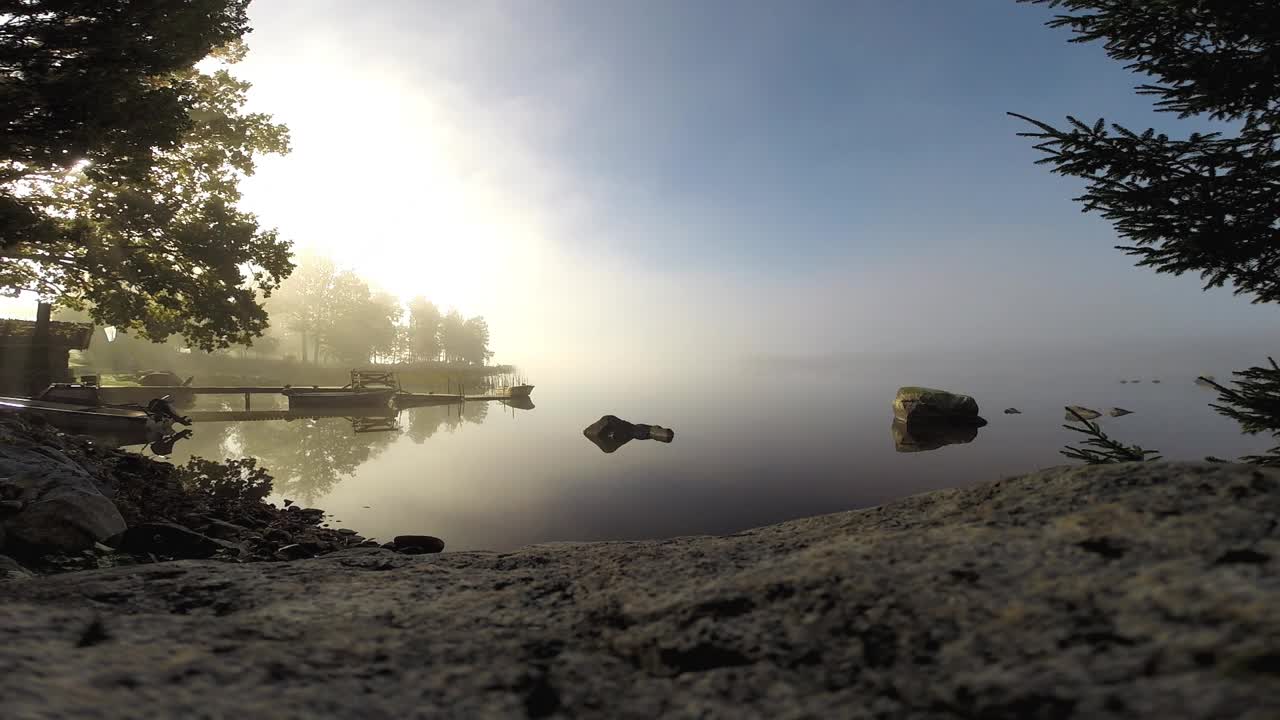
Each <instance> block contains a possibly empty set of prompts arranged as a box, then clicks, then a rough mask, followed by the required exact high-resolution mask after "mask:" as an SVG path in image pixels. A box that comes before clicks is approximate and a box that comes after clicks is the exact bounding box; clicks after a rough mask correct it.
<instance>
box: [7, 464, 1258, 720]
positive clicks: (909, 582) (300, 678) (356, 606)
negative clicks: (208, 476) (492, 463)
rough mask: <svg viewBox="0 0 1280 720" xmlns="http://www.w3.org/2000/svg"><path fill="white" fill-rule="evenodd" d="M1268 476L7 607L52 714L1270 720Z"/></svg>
mask: <svg viewBox="0 0 1280 720" xmlns="http://www.w3.org/2000/svg"><path fill="white" fill-rule="evenodd" d="M1277 517H1280V474H1277V473H1276V472H1274V471H1268V470H1260V469H1255V468H1252V467H1246V466H1236V465H1213V464H1165V463H1135V464H1128V465H1114V466H1101V467H1072V468H1058V469H1052V470H1047V471H1043V472H1039V473H1035V474H1032V475H1028V476H1025V477H1021V478H1012V479H1007V480H1002V481H999V482H993V483H986V484H982V485H978V486H975V487H972V488H968V489H964V490H947V491H941V492H935V493H930V494H926V495H918V496H915V497H911V498H907V499H905V500H901V501H899V502H895V503H892V504H889V505H886V506H883V507H877V508H871V509H868V510H862V511H855V512H846V513H839V514H834V515H826V516H822V517H814V518H809V519H804V520H797V521H793V522H787V523H783V524H780V525H774V526H770V527H764V528H759V529H756V530H750V531H747V532H741V533H737V534H734V535H730V536H726V537H686V538H676V539H671V540H660V541H649V542H613V543H594V544H580V545H572V544H551V545H541V546H532V547H528V548H525V549H523V550H520V551H518V552H513V553H479V552H468V553H445V554H442V555H420V556H416V557H406V556H401V555H396V554H394V553H390V552H387V551H383V550H377V549H372V550H347V551H343V552H342V553H339V554H336V555H333V556H330V557H327V558H321V559H314V560H303V561H299V562H293V563H277V564H270V563H247V564H229V563H217V562H212V561H194V560H188V561H181V562H173V563H159V564H153V565H142V566H137V567H133V568H123V569H114V570H100V571H92V572H85V573H75V574H68V575H60V576H54V577H49V578H43V579H37V580H27V581H20V582H16V583H5V584H0V628H2V630H0V636H2V637H3V642H0V698H3V701H2V702H3V713H4V715H5V717H11V718H41V717H47V718H63V717H95V718H115V717H120V718H125V717H266V716H270V717H368V718H402V717H432V718H479V717H486V718H487V717H609V718H613V717H617V718H653V717H660V716H661V717H681V718H686V717H687V718H692V717H708V718H832V717H839V718H873V717H874V718H1008V719H1010V720H1012V719H1015V718H1016V719H1021V718H1088V719H1095V718H1103V719H1105V718H1135V717H1137V718H1237V719H1245V720H1264V719H1265V720H1270V719H1272V718H1275V717H1280V653H1277V648H1280V528H1278V527H1277Z"/></svg>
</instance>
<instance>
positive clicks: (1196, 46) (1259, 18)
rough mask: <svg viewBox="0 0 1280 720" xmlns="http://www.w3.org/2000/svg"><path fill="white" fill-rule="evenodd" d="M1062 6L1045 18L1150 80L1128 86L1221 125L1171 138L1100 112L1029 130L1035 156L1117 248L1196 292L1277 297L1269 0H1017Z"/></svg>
mask: <svg viewBox="0 0 1280 720" xmlns="http://www.w3.org/2000/svg"><path fill="white" fill-rule="evenodd" d="M1019 2H1025V3H1032V4H1041V5H1048V6H1049V7H1053V8H1063V9H1065V10H1066V11H1067V12H1065V13H1063V14H1059V15H1057V16H1056V17H1055V18H1054V19H1053V20H1051V21H1049V23H1048V24H1049V25H1050V26H1052V27H1063V28H1068V29H1070V30H1071V31H1072V32H1074V33H1075V35H1076V36H1075V37H1074V38H1073V39H1072V42H1092V41H1103V42H1104V48H1105V50H1106V52H1107V54H1108V55H1109V56H1110V57H1112V58H1114V59H1116V60H1121V61H1124V62H1126V63H1127V67H1129V68H1130V69H1132V70H1134V71H1137V72H1140V73H1143V74H1146V75H1149V76H1152V77H1153V78H1154V79H1155V81H1154V82H1152V83H1148V84H1143V85H1140V86H1139V87H1138V88H1137V90H1138V92H1139V93H1140V94H1143V95H1150V96H1153V97H1155V98H1157V100H1156V107H1157V109H1159V110H1162V111H1166V112H1171V113H1176V114H1177V115H1178V117H1180V118H1187V117H1193V116H1204V117H1207V118H1208V119H1211V120H1216V121H1221V122H1223V123H1227V124H1230V125H1231V126H1233V127H1234V128H1236V130H1235V131H1234V132H1232V133H1228V132H1215V133H1204V134H1201V133H1193V134H1191V135H1189V136H1188V137H1186V138H1185V139H1177V138H1171V137H1169V136H1168V135H1165V134H1162V133H1157V132H1156V131H1155V130H1151V129H1148V130H1146V131H1143V132H1136V131H1133V130H1130V129H1128V128H1125V127H1122V126H1120V125H1116V124H1110V125H1108V124H1107V123H1106V122H1105V121H1104V120H1097V121H1096V122H1094V123H1092V124H1090V123H1086V122H1084V121H1081V120H1079V119H1077V118H1075V117H1068V118H1067V126H1066V127H1065V128H1061V129H1060V128H1058V127H1054V126H1052V125H1050V124H1048V123H1045V122H1041V121H1039V120H1034V119H1031V118H1028V117H1026V116H1023V115H1017V114H1015V113H1011V114H1012V115H1014V116H1015V117H1018V118H1021V119H1023V120H1026V121H1028V122H1030V123H1031V124H1033V125H1034V126H1035V127H1036V130H1035V131H1032V132H1026V133H1020V134H1021V135H1023V136H1026V137H1031V138H1034V139H1036V140H1038V141H1039V143H1038V144H1037V145H1036V147H1037V149H1039V150H1041V151H1042V152H1044V153H1045V154H1046V157H1044V158H1042V159H1041V160H1040V161H1039V162H1041V163H1043V164H1048V165H1052V166H1053V171H1054V172H1055V173H1057V174H1060V175H1066V176H1072V177H1079V178H1083V179H1085V180H1086V181H1087V187H1086V190H1085V193H1084V195H1082V196H1081V197H1079V198H1077V200H1078V201H1079V202H1081V203H1082V204H1083V209H1084V211H1085V212H1098V213H1100V214H1102V215H1103V217H1105V218H1107V219H1108V220H1110V221H1111V222H1112V223H1113V224H1114V225H1115V227H1116V229H1117V231H1119V234H1120V235H1121V236H1122V237H1123V238H1125V239H1126V240H1129V241H1130V242H1131V244H1130V245H1123V246H1119V249H1121V250H1123V251H1124V252H1126V253H1127V254H1129V255H1132V256H1134V257H1136V258H1138V265H1140V266H1145V267H1150V268H1153V269H1155V270H1156V271H1157V272H1167V273H1173V274H1177V275H1181V274H1182V273H1185V272H1198V273H1199V274H1200V276H1201V278H1202V279H1203V280H1204V281H1205V287H1206V289H1207V288H1209V287H1221V286H1223V285H1226V284H1228V283H1230V284H1231V285H1233V286H1234V289H1235V292H1236V293H1237V294H1249V295H1252V296H1253V299H1254V302H1277V301H1280V82H1277V78H1280V3H1275V2H1273V1H1272V0H1238V1H1235V2H1204V0H1161V2H1151V3H1145V2H1144V3H1138V2H1132V1H1131V0H1019Z"/></svg>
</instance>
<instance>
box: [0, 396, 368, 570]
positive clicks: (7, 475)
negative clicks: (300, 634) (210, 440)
mask: <svg viewBox="0 0 1280 720" xmlns="http://www.w3.org/2000/svg"><path fill="white" fill-rule="evenodd" d="M254 472H255V469H254V467H253V466H252V465H251V464H249V465H245V464H243V463H228V464H219V463H210V462H207V461H201V464H200V465H199V466H198V467H195V468H194V469H193V466H190V465H189V466H188V467H187V468H185V469H184V470H183V471H181V472H180V471H178V470H177V469H175V468H174V467H173V466H172V465H169V464H167V463H162V462H156V461H154V460H151V459H149V458H146V457H143V456H141V455H138V454H136V453H130V452H125V451H121V450H118V449H115V448H112V447H104V446H102V445H99V444H97V443H95V442H93V441H92V440H90V439H87V438H83V437H77V436H71V435H65V434H63V433H60V432H58V431H56V430H54V429H53V428H51V427H49V426H48V425H47V424H43V423H38V422H36V423H33V422H30V421H28V420H25V419H23V418H19V417H16V416H12V415H5V414H0V552H3V553H5V554H7V555H11V556H12V557H13V559H14V560H16V561H18V562H19V563H20V564H21V565H23V566H25V567H26V568H27V569H28V570H31V571H33V572H35V573H36V574H38V575H46V574H50V573H58V572H68V571H74V570H83V569H89V568H100V567H115V566H119V565H134V564H137V563H151V562H156V561H163V560H171V559H180V558H210V557H213V558H215V559H219V560H229V561H237V562H239V561H247V560H280V559H288V556H289V555H290V553H285V554H284V555H283V556H282V554H281V552H280V551H281V549H282V548H284V547H287V546H289V545H293V544H299V545H301V546H302V547H304V548H306V550H307V553H306V554H305V555H302V556H303V557H313V556H316V555H323V554H325V553H328V552H333V551H335V550H341V549H344V548H347V547H353V546H356V545H358V544H359V543H361V542H363V541H364V538H361V537H360V536H359V535H344V534H343V533H342V532H340V531H337V530H332V529H329V528H325V527H323V526H322V525H323V524H324V522H325V518H324V511H323V510H319V509H315V508H297V507H294V508H292V512H289V511H285V510H282V509H278V508H276V507H274V506H272V505H270V504H268V503H266V502H263V501H262V500H261V496H264V495H265V493H266V492H269V490H270V478H269V476H265V475H263V476H260V477H259V476H256V475H254ZM257 472H260V471H257ZM261 483H265V486H263V485H261ZM255 487H257V488H258V489H259V490H261V492H259V493H256V494H255V493H254V492H252V490H253V488H255Z"/></svg>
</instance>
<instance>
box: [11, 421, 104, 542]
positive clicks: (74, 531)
mask: <svg viewBox="0 0 1280 720" xmlns="http://www.w3.org/2000/svg"><path fill="white" fill-rule="evenodd" d="M0 497H3V498H4V499H5V500H11V501H19V502H21V506H18V505H13V504H9V505H7V506H6V511H5V512H3V513H0V525H3V527H4V534H5V536H7V539H8V540H9V541H13V540H18V541H21V542H24V543H27V544H28V545H31V546H33V547H35V548H38V549H41V550H47V551H57V552H77V551H80V550H85V549H87V548H91V547H93V544H94V543H95V542H97V541H99V540H105V539H106V538H109V537H111V536H112V535H116V534H118V533H120V532H123V531H124V529H125V522H124V518H123V517H121V515H120V511H119V510H117V509H116V506H115V504H114V503H112V502H111V501H110V500H109V499H107V498H106V497H105V496H104V495H103V494H102V493H100V492H98V488H97V487H96V486H95V485H94V483H93V478H92V477H91V476H90V475H89V473H88V471H86V470H85V469H84V468H83V467H81V466H80V465H78V464H76V462H75V461H73V460H71V458H69V457H67V456H66V455H65V454H63V453H62V452H61V451H60V450H57V449H54V448H34V447H23V446H19V445H8V444H5V443H3V442H0Z"/></svg>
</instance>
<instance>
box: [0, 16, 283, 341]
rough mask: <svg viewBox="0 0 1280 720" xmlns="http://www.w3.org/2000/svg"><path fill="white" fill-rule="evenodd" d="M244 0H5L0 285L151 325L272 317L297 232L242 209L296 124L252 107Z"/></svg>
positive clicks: (224, 326)
mask: <svg viewBox="0 0 1280 720" xmlns="http://www.w3.org/2000/svg"><path fill="white" fill-rule="evenodd" d="M246 4H247V0H167V1H166V0H139V1H136V2H135V1H133V0H107V1H105V2H77V1H75V0H69V1H66V2H55V1H54V0H31V1H28V2H7V3H2V4H0V17H3V18H5V19H4V20H3V21H0V22H3V25H0V40H2V41H3V42H0V45H3V50H0V72H2V73H3V77H2V78H0V79H2V81H3V82H2V83H0V108H2V109H0V121H2V122H4V123H5V128H6V133H5V137H4V140H3V141H0V287H4V288H8V289H10V290H29V291H33V292H36V293H38V294H40V295H41V296H44V297H48V298H53V299H54V300H55V301H56V302H57V303H58V304H59V305H61V306H63V307H67V308H71V309H87V310H88V312H89V314H90V315H91V316H92V318H93V319H94V320H95V321H97V322H99V323H102V324H106V325H114V326H116V327H118V328H120V329H122V330H125V331H129V332H132V333H133V334H135V335H138V336H141V337H145V338H147V339H150V340H156V341H158V340H162V339H164V338H166V337H168V336H170V335H174V334H180V335H183V336H185V337H186V338H187V340H188V342H189V343H190V344H191V345H192V346H195V347H199V348H202V349H206V350H212V349H215V348H221V347H227V346H228V345H232V344H244V343H248V342H250V341H251V340H252V338H253V337H255V336H257V335H259V334H261V332H262V331H263V329H265V327H266V326H267V316H266V313H265V311H264V310H263V308H262V306H261V302H260V298H261V297H263V296H267V295H269V294H270V293H271V291H272V290H273V289H274V288H275V287H276V286H277V285H278V284H279V282H280V281H281V280H282V279H283V278H284V277H286V276H287V275H288V274H289V272H290V271H291V270H292V263H291V261H290V259H289V246H288V244H287V243H286V242H284V241H282V240H281V239H280V238H279V237H278V236H277V234H276V233H275V231H271V230H263V229H262V228H260V227H259V225H258V222H257V219H256V218H255V217H254V216H253V215H251V214H248V213H245V212H243V211H241V210H239V209H238V207H237V203H238V202H239V200H240V193H239V190H238V187H237V185H238V182H239V180H240V179H241V178H242V177H244V176H247V175H250V174H252V173H253V171H254V169H255V167H254V160H255V157H256V156H257V155H260V154H263V153H284V152H287V150H288V138H287V131H286V129H285V128H284V127H283V126H281V125H278V124H275V123H273V122H272V121H271V118H270V117H269V116H267V115H264V114H261V113H248V112H245V111H244V103H245V96H246V92H247V90H248V87H249V86H248V84H247V83H244V82H242V81H239V80H237V79H235V78H234V77H233V76H232V75H231V74H230V73H229V72H227V71H226V70H225V69H220V70H217V71H215V72H209V73H206V72H201V71H199V70H197V69H196V68H195V63H196V62H198V61H199V60H201V59H203V58H205V57H207V56H209V55H211V54H214V55H217V56H218V57H220V58H221V59H222V60H224V61H225V62H227V63H232V62H235V61H237V60H239V59H240V58H241V57H243V55H244V48H243V46H242V45H240V44H238V42H237V41H238V39H239V38H240V37H241V36H243V34H244V33H245V32H247V31H248V28H247V25H246V18H245V14H244V11H245V6H246Z"/></svg>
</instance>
